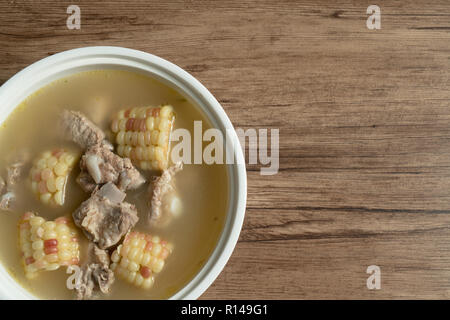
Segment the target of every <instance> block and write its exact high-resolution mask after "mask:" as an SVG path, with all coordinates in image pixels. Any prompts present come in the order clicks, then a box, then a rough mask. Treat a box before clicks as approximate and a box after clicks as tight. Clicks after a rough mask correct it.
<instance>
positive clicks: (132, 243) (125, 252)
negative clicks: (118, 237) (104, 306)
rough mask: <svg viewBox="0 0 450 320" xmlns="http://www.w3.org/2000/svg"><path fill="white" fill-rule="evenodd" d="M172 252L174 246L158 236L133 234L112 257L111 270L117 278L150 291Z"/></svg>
mask: <svg viewBox="0 0 450 320" xmlns="http://www.w3.org/2000/svg"><path fill="white" fill-rule="evenodd" d="M172 250H173V247H172V245H171V244H170V243H167V242H166V241H163V240H160V238H159V237H158V236H151V235H147V234H145V233H141V232H131V233H129V234H128V235H127V236H126V237H125V240H124V241H123V244H121V245H120V246H118V247H117V249H116V250H115V251H114V252H113V254H112V255H111V260H112V264H111V269H112V270H114V273H115V274H116V276H117V277H119V278H121V279H123V280H126V281H127V282H129V283H131V284H134V285H135V286H138V287H141V288H143V289H149V288H150V287H151V286H152V285H153V283H154V274H155V273H159V272H161V271H162V270H163V268H164V263H165V260H166V259H167V257H168V256H169V255H170V254H171V253H172Z"/></svg>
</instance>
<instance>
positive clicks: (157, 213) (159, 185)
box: [149, 162, 183, 224]
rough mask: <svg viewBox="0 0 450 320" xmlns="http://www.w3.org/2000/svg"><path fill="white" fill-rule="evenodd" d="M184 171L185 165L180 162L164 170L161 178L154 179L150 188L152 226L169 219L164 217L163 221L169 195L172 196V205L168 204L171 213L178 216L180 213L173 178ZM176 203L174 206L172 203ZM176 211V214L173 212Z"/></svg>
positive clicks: (150, 219)
mask: <svg viewBox="0 0 450 320" xmlns="http://www.w3.org/2000/svg"><path fill="white" fill-rule="evenodd" d="M182 169H183V163H182V162H178V163H176V164H174V165H173V166H171V167H170V168H168V169H166V170H163V172H162V174H161V176H159V177H156V178H154V179H153V181H152V182H151V184H150V186H149V194H150V195H151V197H150V214H149V222H150V223H152V224H155V223H158V222H160V221H162V220H167V218H169V217H167V216H166V217H164V219H163V203H164V200H165V199H166V198H165V197H166V196H168V195H169V194H170V195H171V197H170V201H169V202H171V203H169V204H167V206H168V208H169V210H168V211H171V212H170V213H172V214H176V213H177V212H175V211H179V209H178V208H175V206H178V207H179V206H180V204H179V199H178V197H176V196H175V188H174V186H173V181H174V179H173V177H174V175H175V174H176V173H177V172H178V171H180V170H182ZM174 201H175V202H176V203H175V204H172V202H174ZM172 211H174V212H172Z"/></svg>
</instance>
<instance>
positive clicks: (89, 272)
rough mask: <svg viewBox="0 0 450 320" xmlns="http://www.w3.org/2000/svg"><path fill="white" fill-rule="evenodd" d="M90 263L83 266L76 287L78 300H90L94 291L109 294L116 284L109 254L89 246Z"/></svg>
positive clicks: (91, 245) (94, 246)
mask: <svg viewBox="0 0 450 320" xmlns="http://www.w3.org/2000/svg"><path fill="white" fill-rule="evenodd" d="M88 250H89V261H88V263H86V264H85V265H83V267H82V269H81V272H82V275H81V277H80V283H79V284H78V286H77V287H76V290H77V299H79V300H80V299H89V298H91V297H92V295H93V293H94V291H97V290H100V291H101V292H102V293H105V294H106V293H108V292H109V289H110V287H111V285H112V284H113V282H114V272H113V271H112V270H111V269H110V268H109V265H110V259H109V255H108V252H107V251H106V250H102V249H100V248H99V247H97V246H96V245H95V244H93V243H90V244H89V249H88Z"/></svg>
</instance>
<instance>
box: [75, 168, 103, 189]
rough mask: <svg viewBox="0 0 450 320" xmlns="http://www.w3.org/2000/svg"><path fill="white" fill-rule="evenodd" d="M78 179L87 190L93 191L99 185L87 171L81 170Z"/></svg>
mask: <svg viewBox="0 0 450 320" xmlns="http://www.w3.org/2000/svg"><path fill="white" fill-rule="evenodd" d="M76 181H77V183H78V184H79V185H80V187H81V188H82V189H83V190H84V191H85V192H92V191H94V190H95V188H97V186H98V185H97V184H96V183H95V181H94V180H93V179H92V177H91V175H90V174H89V172H87V171H81V172H80V174H79V175H78V177H77V179H76Z"/></svg>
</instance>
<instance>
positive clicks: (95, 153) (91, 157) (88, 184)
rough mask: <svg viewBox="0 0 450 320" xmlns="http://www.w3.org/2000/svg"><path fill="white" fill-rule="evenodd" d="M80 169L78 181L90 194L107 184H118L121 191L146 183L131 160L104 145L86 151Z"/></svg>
mask: <svg viewBox="0 0 450 320" xmlns="http://www.w3.org/2000/svg"><path fill="white" fill-rule="evenodd" d="M80 168H81V173H80V176H79V177H78V178H77V181H78V183H79V184H80V185H81V187H82V188H83V189H84V190H85V191H88V192H90V191H92V190H93V189H94V188H95V186H96V185H97V184H104V183H107V182H112V183H114V184H116V185H117V186H118V187H119V188H120V189H121V190H127V189H136V188H138V187H140V186H141V185H142V184H143V183H144V182H145V179H144V177H143V176H142V175H141V173H140V172H139V171H138V170H137V169H136V168H135V167H134V166H133V164H132V163H131V160H130V159H128V158H122V157H119V156H118V155H116V154H115V153H114V152H112V151H111V150H110V149H109V148H108V147H107V145H103V144H100V145H94V146H91V147H90V148H88V149H87V150H86V153H85V154H84V155H83V157H82V158H81V161H80ZM86 173H88V174H89V175H87V174H86ZM89 177H90V179H89Z"/></svg>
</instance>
